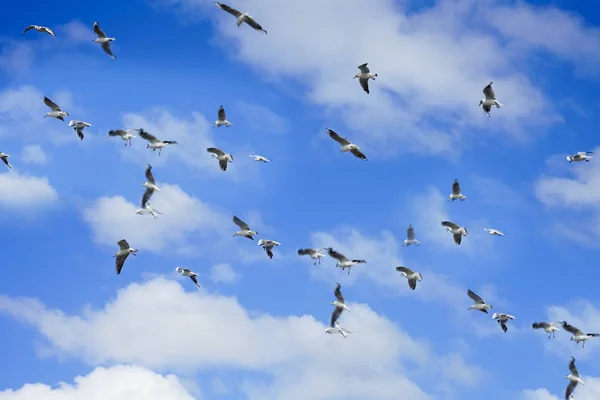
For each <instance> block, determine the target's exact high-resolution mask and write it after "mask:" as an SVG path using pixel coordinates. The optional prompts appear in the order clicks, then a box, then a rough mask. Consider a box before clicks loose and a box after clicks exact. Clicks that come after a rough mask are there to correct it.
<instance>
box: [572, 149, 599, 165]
mask: <svg viewBox="0 0 600 400" xmlns="http://www.w3.org/2000/svg"><path fill="white" fill-rule="evenodd" d="M590 154H594V152H593V151H580V152H577V153H575V154H571V155H570V156H567V160H568V161H569V164H571V163H572V162H573V161H575V162H579V161H585V162H590V160H591V159H592V156H590Z"/></svg>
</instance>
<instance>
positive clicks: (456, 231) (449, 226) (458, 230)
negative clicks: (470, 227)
mask: <svg viewBox="0 0 600 400" xmlns="http://www.w3.org/2000/svg"><path fill="white" fill-rule="evenodd" d="M442 226H445V227H446V232H451V233H452V237H453V239H454V243H456V244H457V245H459V244H460V243H461V242H462V237H463V236H467V235H468V234H469V232H468V231H467V228H465V227H464V226H460V225H458V224H455V223H454V222H450V221H442Z"/></svg>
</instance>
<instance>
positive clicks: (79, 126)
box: [69, 120, 92, 140]
mask: <svg viewBox="0 0 600 400" xmlns="http://www.w3.org/2000/svg"><path fill="white" fill-rule="evenodd" d="M69 126H70V127H72V128H73V129H74V130H75V132H77V136H79V139H81V140H83V130H84V129H85V127H86V126H92V124H90V123H89V122H85V121H75V120H71V121H69Z"/></svg>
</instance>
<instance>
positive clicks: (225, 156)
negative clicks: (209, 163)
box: [206, 147, 233, 171]
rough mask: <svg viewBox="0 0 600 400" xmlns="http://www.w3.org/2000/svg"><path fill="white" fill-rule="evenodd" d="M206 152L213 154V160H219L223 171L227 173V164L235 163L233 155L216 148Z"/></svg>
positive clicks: (210, 148)
mask: <svg viewBox="0 0 600 400" xmlns="http://www.w3.org/2000/svg"><path fill="white" fill-rule="evenodd" d="M206 151H208V152H209V153H211V154H210V156H211V158H216V159H217V160H219V167H221V171H227V163H230V162H233V156H232V155H231V154H229V153H225V152H224V151H223V150H220V149H217V148H216V147H209V148H208V149H206Z"/></svg>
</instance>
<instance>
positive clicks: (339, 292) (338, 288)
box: [333, 283, 344, 303]
mask: <svg viewBox="0 0 600 400" xmlns="http://www.w3.org/2000/svg"><path fill="white" fill-rule="evenodd" d="M333 294H334V295H335V298H336V299H337V301H339V302H340V303H344V296H343V295H342V285H340V284H339V283H336V285H335V291H334V292H333Z"/></svg>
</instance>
